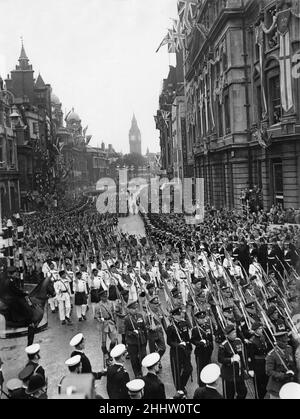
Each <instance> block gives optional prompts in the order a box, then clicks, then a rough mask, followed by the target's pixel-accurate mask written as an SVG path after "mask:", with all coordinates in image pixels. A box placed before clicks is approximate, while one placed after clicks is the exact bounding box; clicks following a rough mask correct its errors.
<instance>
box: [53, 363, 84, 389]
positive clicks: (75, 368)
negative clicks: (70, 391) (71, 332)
mask: <svg viewBox="0 0 300 419" xmlns="http://www.w3.org/2000/svg"><path fill="white" fill-rule="evenodd" d="M65 365H66V366H67V367H68V369H69V372H70V373H71V374H81V356H80V355H75V356H72V357H71V358H69V359H67V360H66V362H65ZM65 378H66V376H65V375H64V376H63V377H62V379H61V380H60V382H59V384H58V394H61V387H62V382H63V380H64V379H65Z"/></svg>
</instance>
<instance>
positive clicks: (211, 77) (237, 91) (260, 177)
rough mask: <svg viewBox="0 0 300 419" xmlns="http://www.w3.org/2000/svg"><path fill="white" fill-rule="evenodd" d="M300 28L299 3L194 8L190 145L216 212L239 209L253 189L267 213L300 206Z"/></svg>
mask: <svg viewBox="0 0 300 419" xmlns="http://www.w3.org/2000/svg"><path fill="white" fill-rule="evenodd" d="M299 28H300V10H299V2H298V1H297V0H293V1H283V0H281V1H274V0H264V1H258V0H222V1H221V0H220V1H213V0H203V1H202V2H201V3H200V5H199V7H198V9H197V15H196V25H195V27H194V29H193V30H192V31H191V32H190V34H189V36H188V38H187V43H186V48H185V51H184V55H185V87H186V91H185V95H186V102H187V138H188V139H187V144H188V151H190V150H191V149H193V152H194V168H195V176H196V177H203V178H204V179H205V199H206V201H207V202H208V203H210V204H212V205H215V206H216V207H228V208H233V207H235V208H237V207H239V205H240V197H241V194H242V192H243V190H244V189H246V188H252V187H254V186H257V187H258V188H260V189H261V191H262V204H263V206H264V208H266V209H267V208H270V207H271V206H272V204H275V203H281V204H283V205H284V206H285V207H300V194H299V187H300V143H299V138H300V96H299V91H300V78H299V77H298V78H297V77H293V74H295V73H296V71H295V66H297V65H299V61H300V30H299ZM293 66H294V69H293ZM297 68H298V67H297Z"/></svg>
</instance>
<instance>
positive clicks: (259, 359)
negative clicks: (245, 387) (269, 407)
mask: <svg viewBox="0 0 300 419" xmlns="http://www.w3.org/2000/svg"><path fill="white" fill-rule="evenodd" d="M247 351H248V358H249V361H248V362H249V370H252V371H254V374H255V375H254V380H255V385H256V391H257V396H258V398H259V399H264V397H265V395H266V392H267V384H268V376H267V375H266V356H267V353H268V345H267V342H266V339H265V338H264V336H258V335H254V336H252V337H251V338H250V343H249V345H248V346H247Z"/></svg>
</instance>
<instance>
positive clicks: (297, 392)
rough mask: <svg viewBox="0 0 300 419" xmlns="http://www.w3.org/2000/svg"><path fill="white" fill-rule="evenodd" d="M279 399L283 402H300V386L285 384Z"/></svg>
mask: <svg viewBox="0 0 300 419" xmlns="http://www.w3.org/2000/svg"><path fill="white" fill-rule="evenodd" d="M279 397H280V399H282V400H300V384H298V383H286V384H284V385H283V386H282V387H281V389H280V391H279Z"/></svg>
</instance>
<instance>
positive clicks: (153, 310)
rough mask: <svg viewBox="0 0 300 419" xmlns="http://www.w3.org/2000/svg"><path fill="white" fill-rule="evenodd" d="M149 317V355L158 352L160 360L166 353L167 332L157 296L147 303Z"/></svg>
mask: <svg viewBox="0 0 300 419" xmlns="http://www.w3.org/2000/svg"><path fill="white" fill-rule="evenodd" d="M149 309H150V313H149V317H150V319H149V320H150V324H149V325H148V340H149V350H150V353H152V352H158V354H159V356H160V358H162V357H163V355H164V353H165V352H166V342H165V337H164V330H165V331H166V330H167V324H166V320H165V317H164V313H163V311H162V308H161V305H160V303H159V299H158V296H154V297H153V298H151V299H150V301H149ZM159 367H160V369H161V368H162V367H161V363H159Z"/></svg>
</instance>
